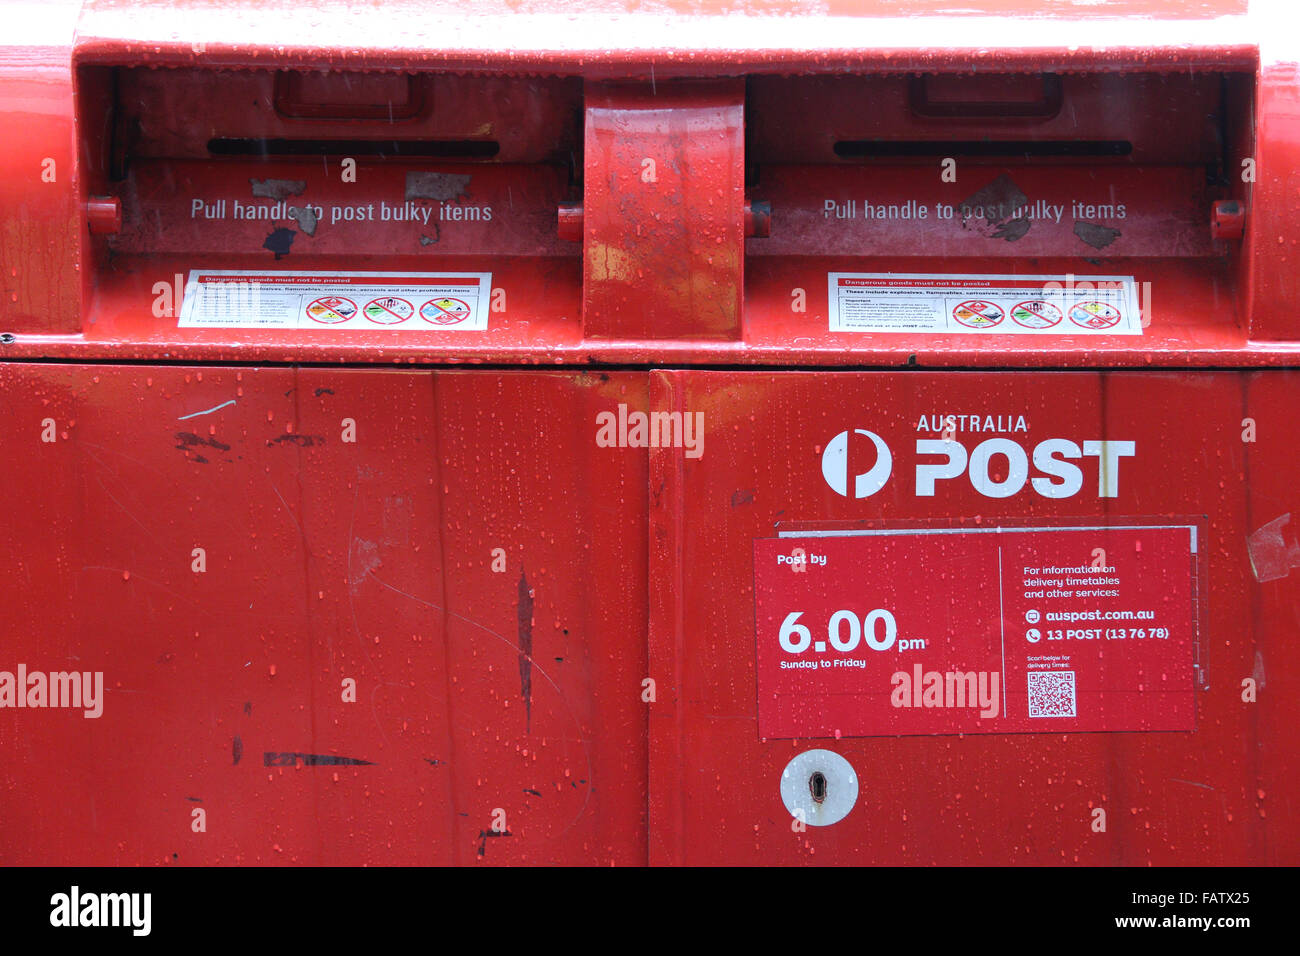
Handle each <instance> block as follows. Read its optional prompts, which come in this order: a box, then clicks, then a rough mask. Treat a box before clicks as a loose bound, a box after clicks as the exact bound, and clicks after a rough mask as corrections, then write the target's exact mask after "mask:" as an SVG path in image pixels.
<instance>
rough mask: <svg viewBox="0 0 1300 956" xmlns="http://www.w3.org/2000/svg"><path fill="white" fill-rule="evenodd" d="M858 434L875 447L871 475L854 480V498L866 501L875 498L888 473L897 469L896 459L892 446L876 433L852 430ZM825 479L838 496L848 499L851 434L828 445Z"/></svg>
mask: <svg viewBox="0 0 1300 956" xmlns="http://www.w3.org/2000/svg"><path fill="white" fill-rule="evenodd" d="M853 431H854V433H855V434H858V435H865V436H866V437H867V438H870V439H871V441H872V442H873V443H874V444H875V446H876V463H875V464H874V465H872V466H871V470H870V471H866V472H863V473H862V474H860V475H855V476H854V477H853V497H854V498H866V497H868V496H869V495H874V494H875V493H876V492H877V491H879V490H880V489H881V488H883V487H885V482H886V481H888V480H889V472H890V471H891V470H892V469H893V467H894V456H893V455H892V454H890V452H889V446H888V445H886V444H885V442H884V439H882V438H881V437H880V436H879V435H877V434H876V433H875V432H869V431H867V430H866V429H864V428H855V429H853ZM822 477H824V478H825V479H826V484H828V485H830V486H831V490H832V491H834V492H835V493H836V494H837V495H844V497H846V498H847V497H848V495H849V433H848V432H840V433H839V434H838V435H836V436H835V437H834V438H832V439H831V440H830V443H829V444H827V446H826V450H825V451H824V452H822Z"/></svg>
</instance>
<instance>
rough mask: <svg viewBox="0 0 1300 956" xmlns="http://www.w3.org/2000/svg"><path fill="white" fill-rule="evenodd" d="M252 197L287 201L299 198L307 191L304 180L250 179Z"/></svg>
mask: <svg viewBox="0 0 1300 956" xmlns="http://www.w3.org/2000/svg"><path fill="white" fill-rule="evenodd" d="M248 184H249V185H250V186H252V187H253V195H254V196H257V197H259V198H261V199H288V198H289V197H290V196H301V195H302V194H303V193H304V192H305V191H306V189H307V180H305V179H250V180H249V181H248Z"/></svg>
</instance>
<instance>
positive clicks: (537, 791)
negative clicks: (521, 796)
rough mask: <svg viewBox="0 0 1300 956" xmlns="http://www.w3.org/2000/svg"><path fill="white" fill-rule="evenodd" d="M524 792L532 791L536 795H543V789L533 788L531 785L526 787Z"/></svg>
mask: <svg viewBox="0 0 1300 956" xmlns="http://www.w3.org/2000/svg"><path fill="white" fill-rule="evenodd" d="M524 793H531V794H532V795H533V796H534V797H540V796H541V795H542V791H540V790H533V789H531V788H530V787H524Z"/></svg>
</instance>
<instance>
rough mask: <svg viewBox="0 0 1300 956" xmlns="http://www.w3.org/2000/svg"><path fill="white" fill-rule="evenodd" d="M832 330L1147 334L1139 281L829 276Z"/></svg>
mask: <svg viewBox="0 0 1300 956" xmlns="http://www.w3.org/2000/svg"><path fill="white" fill-rule="evenodd" d="M829 295H830V308H829V316H830V330H831V331H832V332H943V333H948V332H961V333H969V334H984V335H996V334H999V333H1011V334H1016V335H1087V334H1106V335H1141V334H1142V313H1141V310H1140V309H1139V307H1138V296H1137V285H1136V283H1135V282H1134V281H1133V277H1132V276H1075V275H1063V276H963V275H932V274H922V273H917V274H908V273H857V272H852V273H850V272H832V273H830V274H829Z"/></svg>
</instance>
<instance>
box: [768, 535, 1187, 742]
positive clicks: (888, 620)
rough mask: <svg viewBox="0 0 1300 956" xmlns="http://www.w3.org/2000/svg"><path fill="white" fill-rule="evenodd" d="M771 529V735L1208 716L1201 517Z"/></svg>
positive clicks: (1051, 729)
mask: <svg viewBox="0 0 1300 956" xmlns="http://www.w3.org/2000/svg"><path fill="white" fill-rule="evenodd" d="M792 534H796V535H797V536H787V537H781V538H770V539H759V540H756V541H755V542H754V593H755V602H756V614H755V623H756V628H757V641H758V657H757V671H758V726H759V734H760V736H762V737H764V738H786V737H804V738H807V737H840V736H845V737H869V736H882V735H895V734H954V733H1071V732H1076V733H1077V732H1083V731H1113V730H1136V731H1158V730H1193V729H1195V721H1196V707H1195V686H1196V683H1197V678H1196V671H1195V668H1196V660H1195V657H1196V645H1197V628H1198V620H1199V618H1198V613H1197V606H1196V602H1197V595H1198V588H1197V583H1196V582H1197V568H1196V560H1197V540H1198V537H1200V535H1199V534H1198V528H1197V527H1196V526H1195V525H1190V524H1188V525H1171V524H1152V525H1142V526H1132V525H1123V526H1120V525H1113V526H1099V527H1079V526H1071V527H1052V528H1043V527H1032V528H927V529H880V530H871V531H823V532H799V533H792Z"/></svg>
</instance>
